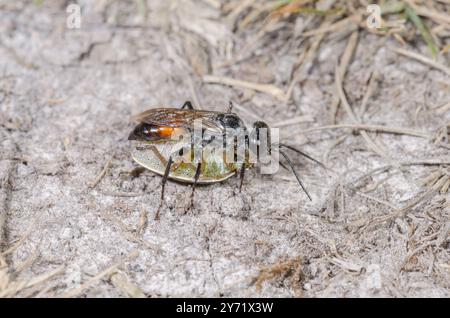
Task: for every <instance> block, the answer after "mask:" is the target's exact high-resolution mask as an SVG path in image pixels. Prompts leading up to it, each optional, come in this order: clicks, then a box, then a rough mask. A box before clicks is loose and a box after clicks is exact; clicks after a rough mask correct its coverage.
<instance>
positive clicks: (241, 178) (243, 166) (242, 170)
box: [239, 163, 245, 192]
mask: <svg viewBox="0 0 450 318" xmlns="http://www.w3.org/2000/svg"><path fill="white" fill-rule="evenodd" d="M244 175H245V163H243V164H242V166H241V171H240V173H239V179H240V183H239V192H242V185H243V184H244Z"/></svg>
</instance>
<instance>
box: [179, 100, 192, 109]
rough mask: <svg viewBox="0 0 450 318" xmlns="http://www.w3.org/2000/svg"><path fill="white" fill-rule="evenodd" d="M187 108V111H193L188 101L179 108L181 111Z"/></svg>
mask: <svg viewBox="0 0 450 318" xmlns="http://www.w3.org/2000/svg"><path fill="white" fill-rule="evenodd" d="M183 108H187V109H194V106H192V103H191V102H190V101H186V102H185V103H184V104H183V106H181V109H183Z"/></svg>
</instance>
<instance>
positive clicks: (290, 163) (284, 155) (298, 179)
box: [278, 150, 312, 201]
mask: <svg viewBox="0 0 450 318" xmlns="http://www.w3.org/2000/svg"><path fill="white" fill-rule="evenodd" d="M278 151H279V152H280V154H281V155H282V156H283V157H284V159H286V161H287V163H288V164H289V167H291V170H292V173H293V174H294V175H295V178H296V179H297V181H298V183H299V184H300V187H301V188H302V189H303V191H304V192H305V193H306V195H307V196H308V199H309V200H310V201H312V199H311V196H310V195H309V193H308V191H306V189H305V186H304V185H303V182H302V180H301V179H300V177H299V176H298V174H297V171H295V169H294V165H293V164H292V162H291V159H289V157H288V156H287V155H286V154H285V153H284V152H283V151H281V150H278Z"/></svg>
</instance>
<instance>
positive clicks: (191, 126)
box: [128, 101, 322, 219]
mask: <svg viewBox="0 0 450 318" xmlns="http://www.w3.org/2000/svg"><path fill="white" fill-rule="evenodd" d="M232 108H233V104H232V103H231V102H230V106H229V108H228V111H226V112H217V111H207V110H197V109H194V107H193V106H192V104H191V102H189V101H187V102H185V103H184V104H183V106H182V107H181V108H154V109H149V110H147V111H144V112H143V113H141V114H138V115H137V116H135V119H136V120H137V122H138V124H137V125H136V126H135V127H134V129H133V130H132V132H131V133H130V134H129V137H128V140H132V141H135V147H134V149H133V152H132V157H133V159H134V160H135V161H136V162H137V163H138V164H140V165H142V166H143V167H145V168H147V169H148V170H150V171H152V172H154V173H156V174H158V175H160V176H162V182H161V198H160V205H159V207H158V209H157V212H156V215H155V219H159V215H160V209H161V207H162V206H163V203H164V189H165V185H166V182H167V180H168V179H171V180H175V181H179V182H183V183H188V184H191V185H192V192H191V205H190V208H192V207H193V204H194V192H195V188H196V185H198V184H212V183H217V182H222V181H224V180H227V179H229V178H231V177H232V176H235V175H239V177H240V183H239V191H241V189H242V184H243V181H244V175H245V171H246V170H247V169H250V168H253V167H254V166H255V165H256V164H259V163H261V158H262V155H263V153H264V154H265V155H268V156H269V157H270V156H271V155H272V153H273V152H274V151H277V152H278V153H279V154H281V155H282V157H283V158H284V159H285V161H286V163H287V165H288V166H289V168H290V169H288V168H287V166H286V165H285V164H283V163H282V162H281V161H280V165H281V166H282V167H283V168H285V169H287V170H290V171H292V173H293V174H294V175H295V178H296V179H297V182H298V184H299V185H300V187H301V189H302V190H303V191H304V192H305V194H306V196H307V197H308V198H309V199H310V200H311V196H310V195H309V193H308V191H307V190H306V188H305V186H304V185H303V182H302V181H301V179H300V176H299V174H298V173H297V171H296V170H295V168H294V165H293V163H292V161H291V160H290V158H289V157H288V155H287V153H286V152H285V150H291V151H294V152H296V153H298V154H300V155H302V156H304V157H306V158H308V159H310V160H312V161H314V162H316V163H318V164H320V165H322V164H321V163H320V162H319V161H317V160H316V159H314V158H312V157H311V156H309V155H308V154H306V153H304V152H302V151H300V150H298V149H296V148H294V147H292V146H289V145H286V144H283V143H272V140H271V130H270V128H269V126H268V125H267V124H266V123H265V122H262V121H257V122H255V123H254V124H253V129H252V130H251V132H250V131H249V129H247V127H246V126H245V124H244V122H243V120H242V119H241V118H240V117H239V116H238V115H237V114H235V113H234V112H232ZM230 131H231V132H233V133H231V134H230ZM196 132H198V133H196ZM230 135H231V138H230V137H229V136H230ZM230 140H231V141H230ZM263 140H264V141H265V142H264V143H262V141H263ZM264 145H266V147H263V146H264ZM263 148H264V151H262V149H263ZM239 154H240V155H239ZM230 159H231V160H230ZM251 159H253V160H251Z"/></svg>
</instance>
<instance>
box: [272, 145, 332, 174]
mask: <svg viewBox="0 0 450 318" xmlns="http://www.w3.org/2000/svg"><path fill="white" fill-rule="evenodd" d="M278 147H279V148H286V149H290V150H292V151H295V152H296V153H298V154H300V155H302V156H303V157H306V158H308V159H309V160H311V161H314V162H315V163H317V164H318V165H319V166H321V167H323V168H325V169H326V168H327V167H326V166H325V165H324V164H323V163H321V162H320V161H319V160H317V159H314V158H313V157H311V156H310V155H308V154H307V153H304V152H303V151H301V150H298V149H297V148H294V147H292V146H289V145H286V144H278Z"/></svg>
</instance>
